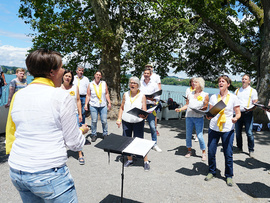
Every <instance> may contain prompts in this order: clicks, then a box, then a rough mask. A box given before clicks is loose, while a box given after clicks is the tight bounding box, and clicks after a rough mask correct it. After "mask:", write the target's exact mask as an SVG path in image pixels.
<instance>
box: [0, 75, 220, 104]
mask: <svg viewBox="0 0 270 203" xmlns="http://www.w3.org/2000/svg"><path fill="white" fill-rule="evenodd" d="M5 78H6V82H7V83H9V82H10V81H11V80H12V79H14V78H16V75H7V74H5ZM33 78H34V77H33V76H27V82H28V84H29V83H31V81H32V80H33ZM161 86H162V90H163V93H162V95H161V99H162V100H164V101H167V100H168V98H172V99H173V100H174V101H176V102H177V103H182V104H185V99H184V97H183V96H182V95H185V94H186V89H187V88H188V87H187V86H176V85H161ZM2 90H3V93H2V98H1V100H0V106H2V105H4V104H6V102H7V99H8V85H7V86H5V87H2ZM204 91H205V92H207V93H209V94H210V95H211V94H216V93H218V92H219V90H218V88H205V89H204Z"/></svg>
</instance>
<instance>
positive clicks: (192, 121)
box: [186, 117, 206, 150]
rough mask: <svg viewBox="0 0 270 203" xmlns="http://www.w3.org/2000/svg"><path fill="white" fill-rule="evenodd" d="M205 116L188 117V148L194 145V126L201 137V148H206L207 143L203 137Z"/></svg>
mask: <svg viewBox="0 0 270 203" xmlns="http://www.w3.org/2000/svg"><path fill="white" fill-rule="evenodd" d="M203 125H204V121H203V117H200V118H196V117H186V146H187V148H191V147H192V141H191V140H192V131H193V127H194V126H195V129H196V134H197V137H198V139H199V143H200V149H201V150H205V149H206V145H205V142H204V139H203Z"/></svg>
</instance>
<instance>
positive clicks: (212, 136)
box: [208, 128, 234, 178]
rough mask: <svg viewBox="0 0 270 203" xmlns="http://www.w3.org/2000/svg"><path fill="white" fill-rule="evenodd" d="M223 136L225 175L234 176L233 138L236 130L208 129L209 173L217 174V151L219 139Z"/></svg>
mask: <svg viewBox="0 0 270 203" xmlns="http://www.w3.org/2000/svg"><path fill="white" fill-rule="evenodd" d="M220 138H221V141H222V147H223V153H224V158H225V177H226V178H232V177H233V139H234V131H233V130H232V131H229V132H217V131H214V130H211V129H210V128H209V130H208V165H209V173H212V174H213V175H216V152H217V145H218V142H219V139H220Z"/></svg>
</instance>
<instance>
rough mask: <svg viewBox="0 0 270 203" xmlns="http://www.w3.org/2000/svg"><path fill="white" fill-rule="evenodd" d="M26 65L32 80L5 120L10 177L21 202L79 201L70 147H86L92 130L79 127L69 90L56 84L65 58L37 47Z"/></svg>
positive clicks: (12, 104)
mask: <svg viewBox="0 0 270 203" xmlns="http://www.w3.org/2000/svg"><path fill="white" fill-rule="evenodd" d="M26 66H27V69H28V71H29V72H30V74H31V75H33V76H34V80H33V82H31V84H30V85H28V86H27V87H26V88H24V89H21V90H20V91H18V92H16V93H15V94H14V95H13V98H12V100H11V103H10V109H9V115H8V120H7V127H6V152H7V154H9V153H10V156H9V160H8V163H9V166H10V178H11V180H12V183H13V185H14V186H15V187H16V188H17V190H18V191H19V193H20V196H21V198H22V201H23V202H78V199H77V194H76V190H75V186H74V181H73V179H72V177H71V175H70V173H69V170H68V168H67V166H66V162H67V150H66V147H68V148H69V149H70V150H72V151H80V150H82V148H83V146H84V143H85V137H84V135H83V133H86V132H87V131H88V130H89V129H88V127H87V126H86V125H83V126H82V127H81V128H80V129H79V127H78V125H77V122H76V120H77V119H76V113H75V105H74V99H73V98H72V97H71V96H70V94H68V93H67V92H66V91H64V90H63V89H61V88H55V87H60V85H61V81H62V77H63V73H64V68H62V57H61V55H60V53H58V52H54V51H48V50H46V49H39V50H36V51H33V52H31V53H30V54H29V55H28V57H27V59H26Z"/></svg>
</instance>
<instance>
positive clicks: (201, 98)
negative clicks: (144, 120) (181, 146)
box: [175, 77, 209, 161]
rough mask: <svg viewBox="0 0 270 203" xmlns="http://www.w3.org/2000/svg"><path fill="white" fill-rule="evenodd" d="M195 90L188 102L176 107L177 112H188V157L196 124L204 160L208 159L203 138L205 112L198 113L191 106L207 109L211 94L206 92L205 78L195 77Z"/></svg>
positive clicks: (188, 97)
mask: <svg viewBox="0 0 270 203" xmlns="http://www.w3.org/2000/svg"><path fill="white" fill-rule="evenodd" d="M193 83H194V89H195V90H194V91H191V92H189V94H188V95H187V99H186V104H185V105H184V106H183V107H181V108H177V109H175V111H176V112H181V111H184V110H187V112H186V146H187V148H188V151H187V154H186V155H185V157H186V158H189V157H190V156H191V155H192V151H191V147H192V141H191V139H192V130H193V128H194V126H195V129H196V133H197V137H198V139H199V144H200V148H201V150H202V161H206V159H207V158H206V151H205V150H206V145H205V142H204V139H203V125H204V119H203V114H199V113H196V112H195V111H193V110H192V109H191V108H196V109H200V110H206V109H207V107H208V102H209V96H208V93H206V92H204V91H203V89H204V84H205V82H204V79H203V78H201V77H200V78H194V79H193Z"/></svg>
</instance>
